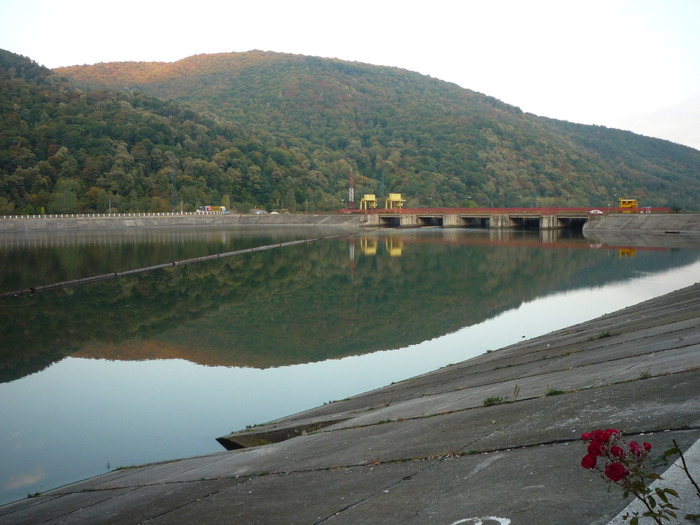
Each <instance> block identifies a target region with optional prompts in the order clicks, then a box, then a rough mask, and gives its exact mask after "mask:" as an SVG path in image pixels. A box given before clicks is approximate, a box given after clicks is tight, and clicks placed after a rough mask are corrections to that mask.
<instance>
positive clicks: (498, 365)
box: [0, 284, 700, 525]
mask: <svg viewBox="0 0 700 525" xmlns="http://www.w3.org/2000/svg"><path fill="white" fill-rule="evenodd" d="M699 352H700V284H695V285H693V286H690V287H688V288H685V289H682V290H679V291H676V292H673V293H671V294H667V295H664V296H662V297H658V298H655V299H652V300H650V301H646V302H644V303H640V304H638V305H635V306H632V307H629V308H625V309H623V310H620V311H617V312H613V313H609V314H606V315H603V316H601V317H599V318H597V319H594V320H592V321H589V322H585V323H581V324H578V325H575V326H571V327H569V328H565V329H562V330H558V331H556V332H552V333H550V334H547V335H544V336H541V337H537V338H534V339H531V340H528V341H522V342H520V343H517V344H514V345H511V346H508V347H505V348H502V349H500V350H496V351H493V352H489V353H486V354H483V355H481V356H478V357H475V358H473V359H470V360H467V361H464V362H462V363H458V364H455V365H452V366H449V367H446V368H442V369H440V370H436V371H434V372H430V373H428V374H424V375H421V376H417V377H414V378H412V379H409V380H406V381H402V382H399V383H395V384H392V385H389V386H387V387H384V388H380V389H377V390H373V391H370V392H367V393H364V394H361V395H358V396H354V397H351V398H348V399H344V400H341V401H336V402H332V403H329V404H326V405H323V406H320V407H317V408H314V409H311V410H308V411H305V412H302V413H299V414H294V415H290V416H289V417H285V418H282V419H279V420H276V421H273V422H270V423H266V424H262V425H258V426H255V427H253V428H250V429H248V430H245V431H241V432H237V433H234V434H231V435H229V436H225V437H223V438H221V440H222V441H224V440H227V441H228V442H229V443H231V445H232V446H231V448H235V447H240V446H243V447H246V448H239V449H237V450H231V451H222V452H220V453H216V454H210V455H207V456H201V457H193V458H185V459H180V460H176V461H167V462H162V463H157V464H150V465H143V466H139V467H133V468H126V469H122V470H118V471H115V472H111V473H108V474H105V475H103V476H98V477H96V478H92V479H89V480H85V481H82V482H78V483H75V484H72V485H69V486H65V487H61V488H58V489H56V490H52V491H49V492H46V493H44V494H41V495H38V496H37V497H33V498H30V499H26V500H22V501H19V502H15V503H11V504H9V505H5V506H1V507H0V521H1V522H2V523H4V524H7V525H9V524H15V523H17V524H19V523H51V524H58V523H91V524H92V523H149V524H161V523H162V524H173V523H176V524H178V523H193V522H196V523H200V524H207V523H246V524H256V523H259V524H269V523H303V524H306V523H314V524H320V523H324V524H325V523H328V524H336V523H337V524H356V523H363V524H366V523H370V524H371V523H377V524H382V525H385V524H397V525H398V524H406V523H410V524H414V523H415V524H424V523H436V524H445V525H456V524H458V523H459V524H464V525H476V524H478V523H481V524H484V525H486V524H489V525H496V524H498V525H531V524H535V523H536V524H538V525H561V524H564V523H566V524H569V523H572V524H596V525H605V524H608V523H612V521H611V520H615V517H616V516H617V515H618V514H619V513H620V512H621V511H622V510H623V509H624V508H625V507H626V505H627V501H626V500H623V498H622V497H621V493H622V491H621V490H618V488H617V487H609V486H608V485H607V484H606V483H605V482H604V481H603V480H602V479H599V476H598V474H597V473H595V472H593V471H590V470H586V469H584V468H582V467H581V465H580V462H581V458H582V457H583V455H584V454H585V453H586V449H585V445H584V444H583V442H582V441H581V439H580V436H581V434H582V433H583V432H587V431H591V430H594V429H596V428H603V429H604V428H618V429H622V430H624V431H625V434H626V435H627V439H628V440H632V439H634V440H637V441H639V442H640V443H641V442H649V443H651V445H652V451H653V452H654V453H656V454H659V453H661V452H663V451H664V450H666V449H668V448H670V447H671V446H672V443H673V440H675V441H676V442H677V443H678V445H679V446H680V447H681V449H682V450H684V451H685V452H686V459H687V461H688V465H689V469H690V471H691V472H692V473H694V474H695V478H696V479H700V474H699V472H698V468H699V467H700V457H699V456H700V454H697V453H695V452H694V451H697V449H698V448H699V447H698V446H697V445H696V444H697V442H698V438H700V361H698V355H700V354H699ZM231 402H232V403H233V402H241V400H232V401H231ZM222 417H224V418H225V417H226V415H225V414H222ZM183 424H187V422H186V414H183ZM168 437H169V438H172V439H176V438H177V436H168ZM255 442H257V443H258V444H260V445H261V446H254V447H250V448H248V444H249V443H255ZM263 443H267V444H263ZM671 469H672V470H673V471H674V472H676V471H678V468H677V467H672V468H671ZM657 471H658V472H659V473H662V474H663V476H664V477H665V478H666V479H667V480H670V479H671V476H667V474H666V472H667V470H666V467H657ZM679 483H681V486H676V485H669V488H676V489H678V490H680V491H681V492H682V491H683V490H684V488H687V487H690V485H689V483H688V482H687V481H686V480H684V479H682V478H681V480H680V481H679ZM686 494H687V495H686ZM678 506H679V507H680V508H681V510H679V511H678V514H679V516H680V517H679V519H678V521H677V523H683V524H685V523H691V522H690V521H687V520H684V519H683V518H682V516H684V515H685V514H686V513H690V512H694V513H699V512H700V505H699V504H698V499H697V497H696V496H695V494H694V490H693V489H692V487H690V491H689V492H687V493H684V499H683V500H681V503H680V504H679V505H678ZM640 522H641V523H643V522H644V520H641V521H640Z"/></svg>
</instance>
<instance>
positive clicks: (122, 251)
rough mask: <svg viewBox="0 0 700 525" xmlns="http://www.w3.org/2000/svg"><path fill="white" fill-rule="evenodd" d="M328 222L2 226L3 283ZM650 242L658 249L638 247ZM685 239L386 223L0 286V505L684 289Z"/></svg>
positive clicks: (693, 277) (689, 276)
mask: <svg viewBox="0 0 700 525" xmlns="http://www.w3.org/2000/svg"><path fill="white" fill-rule="evenodd" d="M330 233H332V232H331V231H328V230H318V229H314V228H307V229H291V228H287V229H281V230H274V229H266V228H256V229H226V230H211V231H202V230H179V231H161V230H158V231H156V230H150V231H145V232H129V233H120V234H116V233H109V234H94V233H91V234H66V235H60V236H57V235H53V236H52V235H48V234H34V235H19V236H14V235H13V236H7V237H0V292H5V291H10V290H20V289H23V288H27V287H30V286H36V285H40V284H49V283H53V282H59V281H66V280H70V279H76V278H80V277H87V276H92V275H101V274H105V273H110V272H121V271H124V270H130V269H135V268H139V267H143V266H150V265H156V264H162V263H166V262H172V261H179V260H184V259H190V258H194V257H199V256H204V255H211V254H216V253H226V252H231V251H235V250H241V249H246V248H251V247H255V246H265V245H270V244H275V243H281V242H285V241H290V240H296V239H304V238H318V237H323V236H325V235H329V234H330ZM652 245H653V243H652ZM698 275H700V251H699V250H698V249H696V248H693V247H683V248H664V247H660V246H653V247H650V244H649V243H646V246H645V247H639V246H638V247H634V246H625V245H620V244H616V245H614V246H608V245H606V244H605V243H604V242H600V241H596V242H591V241H588V240H586V239H583V238H580V237H575V236H571V235H570V234H566V235H564V236H563V237H561V236H554V235H552V234H547V235H545V236H544V237H543V236H541V234H540V233H538V232H511V233H497V232H489V231H484V230H478V231H472V230H441V229H432V230H430V229H428V230H411V231H402V232H397V231H382V232H379V233H364V234H357V235H349V236H343V237H338V238H329V239H324V240H318V241H315V242H311V243H305V244H301V245H295V246H289V247H284V248H276V249H272V250H267V251H260V252H254V253H247V254H242V255H237V256H231V257H223V258H220V259H216V260H213V261H206V262H201V263H192V264H187V265H183V266H175V267H171V268H167V269H161V270H153V271H148V272H142V273H136V274H133V275H130V276H125V277H119V278H113V279H107V280H104V281H100V282H97V283H93V284H86V285H80V286H73V287H69V288H64V289H60V290H57V291H51V292H44V293H38V294H32V295H27V296H21V297H15V298H6V299H0V316H1V317H0V319H2V326H1V327H0V419H1V420H2V421H3V425H2V427H0V464H1V465H2V469H0V503H2V502H8V501H12V500H14V499H19V498H23V497H26V496H27V494H33V493H36V492H41V491H45V490H48V489H51V488H54V487H56V486H58V485H61V484H65V483H69V482H72V481H77V480H79V479H82V478H85V477H89V476H93V475H96V474H100V473H103V472H107V471H109V470H112V469H114V468H118V467H121V466H128V465H135V464H141V463H146V462H152V461H159V460H165V459H172V458H177V457H182V456H191V455H197V454H205V453H209V452H215V451H221V450H223V449H222V448H221V447H220V446H219V445H218V443H217V442H216V441H215V438H216V437H218V436H221V435H224V434H227V433H229V432H231V431H235V430H239V429H242V428H245V426H246V425H250V424H255V423H262V422H265V421H269V420H271V419H275V418H278V417H282V416H286V415H289V414H291V413H294V412H298V411H301V410H305V409H308V408H311V407H314V406H317V405H320V404H323V403H325V402H328V401H332V400H337V399H342V398H345V397H348V396H351V395H354V394H358V393H361V392H363V391H366V390H369V389H373V388H377V387H381V386H384V385H386V384H389V383H391V382H392V381H399V380H402V379H405V378H407V377H410V376H413V375H416V374H420V373H423V372H427V371H430V370H434V369H436V368H439V367H441V366H445V365H448V364H450V363H455V362H459V361H463V360H465V359H468V358H470V357H473V356H476V355H479V354H481V353H483V352H485V351H487V350H491V349H497V348H500V347H502V346H505V345H507V344H510V343H513V342H516V341H520V340H522V339H523V338H530V337H534V336H537V335H540V334H543V333H547V332H549V331H551V330H554V329H557V328H561V327H565V326H569V325H571V324H575V323H578V322H580V321H583V320H585V319H591V318H594V317H598V316H600V315H602V314H604V313H606V312H610V311H614V310H617V309H619V308H622V307H624V306H627V305H630V304H634V303H638V302H640V301H642V300H645V299H647V298H651V297H654V296H658V295H661V294H663V293H666V292H669V291H672V290H675V289H678V288H681V287H684V286H687V285H689V284H692V283H694V282H696V281H697V276H698Z"/></svg>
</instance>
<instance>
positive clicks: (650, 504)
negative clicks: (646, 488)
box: [649, 496, 656, 509]
mask: <svg viewBox="0 0 700 525" xmlns="http://www.w3.org/2000/svg"><path fill="white" fill-rule="evenodd" d="M649 506H650V507H651V508H652V509H655V508H656V500H655V499H654V496H649Z"/></svg>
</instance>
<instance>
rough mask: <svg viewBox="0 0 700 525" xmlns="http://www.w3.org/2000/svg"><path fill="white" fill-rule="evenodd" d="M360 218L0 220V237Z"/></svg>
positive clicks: (357, 222)
mask: <svg viewBox="0 0 700 525" xmlns="http://www.w3.org/2000/svg"><path fill="white" fill-rule="evenodd" d="M364 219H366V217H363V216H361V215H351V214H327V215H326V214H319V215H313V214H296V213H290V214H281V215H250V214H231V215H202V214H187V215H178V214H165V215H150V214H136V215H103V216H89V215H85V216H79V217H76V216H65V217H55V216H52V217H40V218H24V217H22V218H3V219H0V233H2V232H29V231H71V230H123V229H130V228H178V227H219V226H256V225H261V226H265V225H270V226H334V227H347V228H360V227H362V226H363V224H364V222H365V221H364Z"/></svg>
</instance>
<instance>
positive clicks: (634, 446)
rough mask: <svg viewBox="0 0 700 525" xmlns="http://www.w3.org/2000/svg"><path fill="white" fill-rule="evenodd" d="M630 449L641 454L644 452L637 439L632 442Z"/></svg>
mask: <svg viewBox="0 0 700 525" xmlns="http://www.w3.org/2000/svg"><path fill="white" fill-rule="evenodd" d="M630 450H631V451H632V452H634V453H635V454H637V455H638V456H640V455H641V454H642V447H640V446H639V443H637V442H636V441H631V442H630Z"/></svg>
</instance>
